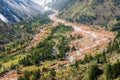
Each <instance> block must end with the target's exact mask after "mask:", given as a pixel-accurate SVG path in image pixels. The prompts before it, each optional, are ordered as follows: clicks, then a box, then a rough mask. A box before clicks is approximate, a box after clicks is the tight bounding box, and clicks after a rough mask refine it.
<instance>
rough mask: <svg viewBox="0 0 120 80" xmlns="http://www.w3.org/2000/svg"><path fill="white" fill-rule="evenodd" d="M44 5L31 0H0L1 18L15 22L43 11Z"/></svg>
mask: <svg viewBox="0 0 120 80" xmlns="http://www.w3.org/2000/svg"><path fill="white" fill-rule="evenodd" d="M42 12H43V11H42V7H40V5H38V4H36V3H34V2H33V1H31V0H0V19H1V20H2V21H4V22H6V23H8V22H10V23H14V22H20V21H22V20H25V19H27V18H29V17H33V16H36V15H38V14H40V13H42Z"/></svg>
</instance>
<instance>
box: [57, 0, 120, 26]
mask: <svg viewBox="0 0 120 80" xmlns="http://www.w3.org/2000/svg"><path fill="white" fill-rule="evenodd" d="M74 1H75V2H74V3H73V4H72V5H70V6H69V7H67V8H65V10H62V11H61V13H60V14H59V16H60V17H61V18H64V19H66V20H68V21H71V22H77V23H82V24H87V25H100V26H103V27H111V22H114V20H115V18H116V16H119V15H120V13H119V11H120V8H119V7H120V5H119V4H120V0H109V1H108V0H74Z"/></svg>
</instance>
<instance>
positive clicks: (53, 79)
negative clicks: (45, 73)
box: [50, 69, 56, 80]
mask: <svg viewBox="0 0 120 80" xmlns="http://www.w3.org/2000/svg"><path fill="white" fill-rule="evenodd" d="M55 76H56V72H55V69H52V70H50V77H51V80H55Z"/></svg>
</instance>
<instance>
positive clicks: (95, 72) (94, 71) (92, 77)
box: [89, 64, 103, 80]
mask: <svg viewBox="0 0 120 80" xmlns="http://www.w3.org/2000/svg"><path fill="white" fill-rule="evenodd" d="M102 73H103V71H102V70H101V69H99V67H98V66H97V65H96V64H95V65H92V66H91V68H90V71H89V80H96V78H97V77H98V76H99V75H101V74H102Z"/></svg>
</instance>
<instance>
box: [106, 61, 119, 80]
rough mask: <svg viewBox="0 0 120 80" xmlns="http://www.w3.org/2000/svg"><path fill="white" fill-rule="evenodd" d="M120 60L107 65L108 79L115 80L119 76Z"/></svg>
mask: <svg viewBox="0 0 120 80" xmlns="http://www.w3.org/2000/svg"><path fill="white" fill-rule="evenodd" d="M119 70H120V62H119V61H118V62H117V63H115V64H113V65H110V64H108V65H107V66H106V79H107V80H113V79H115V78H117V77H118V76H119V75H120V71H119Z"/></svg>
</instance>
